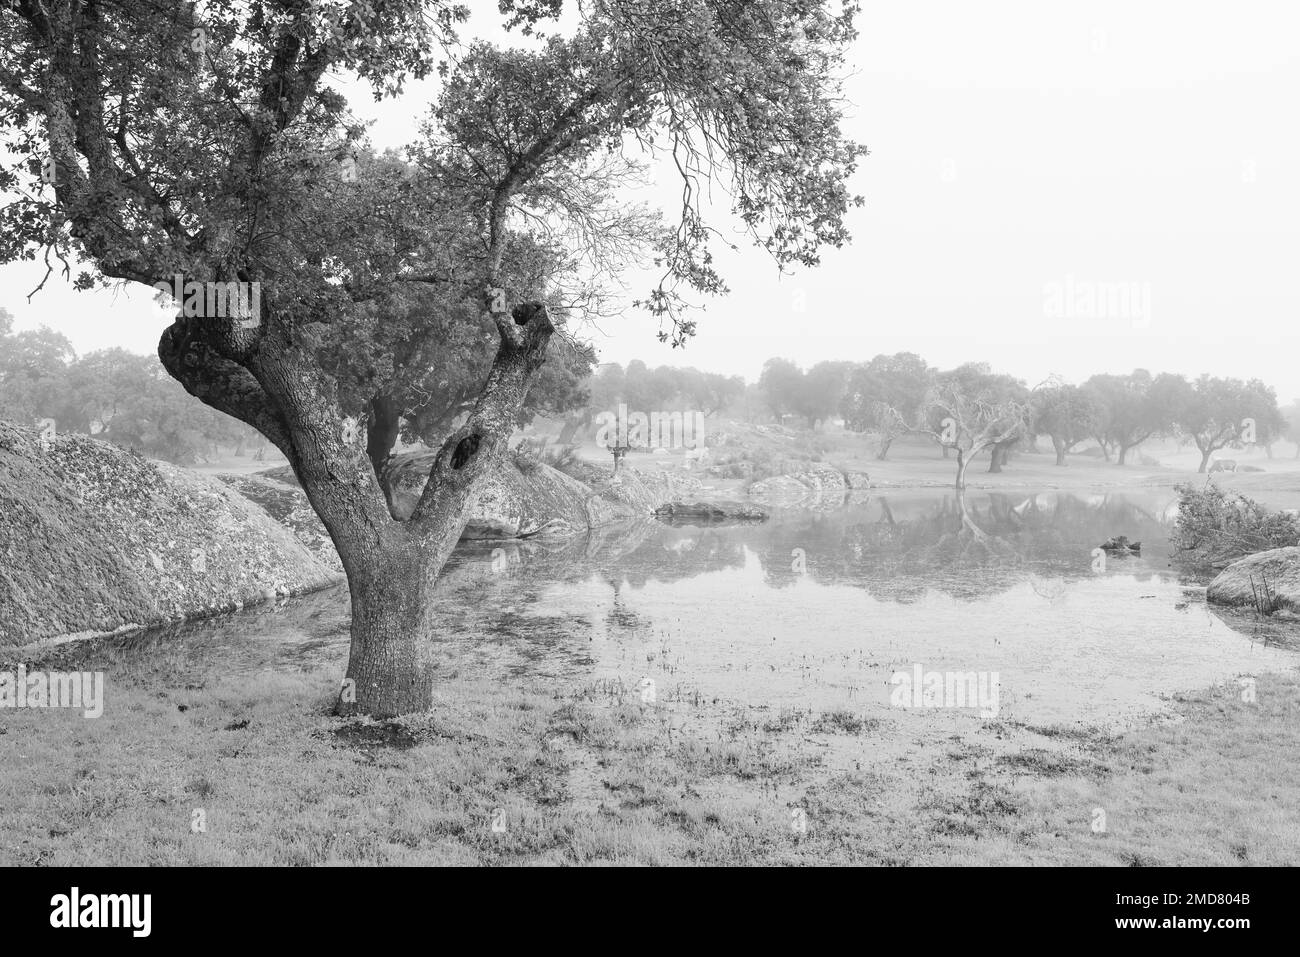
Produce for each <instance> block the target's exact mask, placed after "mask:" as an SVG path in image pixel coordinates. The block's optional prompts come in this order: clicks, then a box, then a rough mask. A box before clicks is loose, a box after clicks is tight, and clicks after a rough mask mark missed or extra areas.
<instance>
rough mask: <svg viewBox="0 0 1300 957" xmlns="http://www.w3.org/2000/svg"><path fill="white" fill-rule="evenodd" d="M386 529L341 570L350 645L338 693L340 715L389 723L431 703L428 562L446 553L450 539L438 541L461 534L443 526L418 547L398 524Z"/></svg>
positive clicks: (347, 547)
mask: <svg viewBox="0 0 1300 957" xmlns="http://www.w3.org/2000/svg"><path fill="white" fill-rule="evenodd" d="M385 531H386V534H384V535H381V537H380V540H379V542H378V543H376V544H377V547H375V548H373V549H371V550H369V551H370V554H369V555H368V556H367V558H366V560H365V562H364V563H358V564H357V565H356V566H354V567H351V568H349V569H348V587H349V590H350V592H351V594H352V646H351V654H350V655H349V657H348V668H347V673H346V678H345V680H344V683H343V686H342V688H341V689H340V693H339V700H338V707H337V710H338V712H339V713H340V714H354V713H364V714H369V715H371V716H373V717H376V718H392V717H396V716H398V715H402V714H409V713H411V712H414V711H424V710H427V709H428V708H429V705H430V703H431V702H432V699H433V672H432V661H431V660H430V655H429V652H430V650H431V646H432V642H433V640H434V634H433V625H432V618H431V615H430V609H431V607H432V602H431V601H430V597H431V593H432V590H433V585H434V583H435V582H436V581H437V578H438V572H439V571H440V570H441V566H434V564H433V562H432V561H430V560H429V558H430V557H432V555H433V554H436V553H437V552H438V551H442V550H445V551H446V552H447V553H450V551H451V547H454V546H455V541H454V540H453V541H452V542H451V543H450V547H446V546H447V542H446V541H445V539H446V538H447V537H450V536H454V537H455V538H459V536H460V530H459V528H454V527H451V526H447V527H445V528H443V529H442V538H443V539H444V540H443V541H440V542H429V543H428V544H427V545H426V546H425V547H421V545H420V544H419V543H417V542H416V541H415V540H414V537H413V536H411V535H409V533H408V532H407V530H406V529H404V528H403V527H402V526H392V527H390V528H389V529H386V530H385ZM438 544H441V545H443V546H444V549H438V548H437V547H436V546H437V545H438ZM358 546H361V547H360V548H358ZM344 551H347V552H349V553H351V554H356V553H358V552H365V551H367V549H365V547H364V545H362V543H359V542H348V543H344V544H343V546H342V547H341V548H340V552H341V553H342V552H344ZM350 564H352V563H350Z"/></svg>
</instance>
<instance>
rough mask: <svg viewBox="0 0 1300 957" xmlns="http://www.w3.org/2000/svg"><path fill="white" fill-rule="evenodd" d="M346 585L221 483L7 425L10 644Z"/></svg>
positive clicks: (3, 602) (0, 550) (2, 606)
mask: <svg viewBox="0 0 1300 957" xmlns="http://www.w3.org/2000/svg"><path fill="white" fill-rule="evenodd" d="M337 578H338V576H337V574H336V572H335V571H334V570H333V569H331V568H329V567H328V566H327V565H326V564H325V563H323V562H321V561H320V560H319V559H318V558H317V557H316V556H315V555H313V554H312V552H311V551H309V550H308V549H307V548H306V547H304V546H303V545H302V544H301V543H300V542H299V541H298V540H297V539H295V537H294V535H293V534H292V533H291V532H290V531H289V530H287V529H286V528H284V527H283V526H282V525H280V524H279V523H278V522H277V521H275V520H274V519H273V518H272V517H271V516H270V515H268V514H267V513H266V512H265V511H263V510H262V509H261V508H259V507H258V506H257V505H255V504H253V503H252V502H250V501H249V500H248V499H246V498H245V497H244V496H242V495H240V494H239V493H238V492H236V491H235V490H234V489H232V488H230V487H228V486H227V485H224V484H223V483H221V482H219V481H215V480H213V479H209V478H206V477H204V476H201V475H197V474H195V473H193V472H188V471H186V470H185V469H181V468H176V467H175V466H171V465H166V464H162V463H155V462H150V461H148V460H147V459H145V458H143V457H141V456H140V455H138V454H135V453H133V452H127V451H124V450H123V449H120V448H118V447H116V446H113V445H109V444H107V443H104V442H98V441H96V440H94V439H91V438H89V437H87V436H80V435H66V436H64V435H61V436H58V437H56V438H55V440H54V441H53V442H52V443H51V444H50V445H49V447H48V448H42V446H41V443H40V441H39V439H38V436H37V433H36V432H35V431H33V430H31V429H23V428H18V427H16V426H12V425H9V424H7V423H3V422H0V647H14V646H21V645H28V644H33V643H36V642H40V641H46V640H53V639H58V638H63V637H68V636H83V635H95V634H106V633H110V632H115V631H121V630H126V629H129V628H132V627H139V626H144V625H155V624H162V623H164V622H168V621H174V620H178V619H181V618H187V617H198V616H203V615H208V614H214V613H217V612H221V611H226V610H230V609H233V608H236V607H241V606H243V605H247V604H252V603H255V602H259V601H262V600H265V599H268V598H274V597H276V596H277V595H289V594H295V593H299V592H305V591H310V590H313V589H315V588H319V587H322V586H324V585H327V584H329V583H330V582H333V581H336V580H337Z"/></svg>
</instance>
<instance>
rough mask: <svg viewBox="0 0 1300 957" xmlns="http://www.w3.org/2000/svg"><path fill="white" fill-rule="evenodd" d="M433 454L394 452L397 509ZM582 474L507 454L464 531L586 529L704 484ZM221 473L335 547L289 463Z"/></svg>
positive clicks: (642, 512)
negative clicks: (286, 494) (285, 496)
mask: <svg viewBox="0 0 1300 957" xmlns="http://www.w3.org/2000/svg"><path fill="white" fill-rule="evenodd" d="M435 454H436V453H434V452H432V451H426V452H408V453H404V454H402V455H399V456H396V457H395V461H394V462H392V463H391V464H390V471H389V474H390V475H391V476H392V483H393V509H394V511H395V512H396V513H397V515H398V517H400V518H403V519H405V518H407V517H409V516H410V514H411V513H412V512H413V511H414V510H415V506H416V504H417V503H418V502H419V501H420V495H421V494H422V493H423V492H424V485H425V481H426V480H427V478H428V475H429V469H430V467H431V466H432V464H433V456H434V455H435ZM582 474H583V476H584V478H586V479H587V481H586V482H584V481H582V480H579V479H577V478H575V477H573V476H571V475H568V474H566V473H564V472H560V471H558V470H556V469H553V468H551V467H550V466H549V465H546V464H545V463H542V462H537V461H535V460H534V461H532V462H530V463H529V464H528V465H527V467H526V468H524V469H521V468H520V467H519V465H518V464H516V462H515V460H514V458H513V457H507V458H506V460H505V462H504V463H503V464H502V467H501V468H500V470H498V472H497V473H496V474H495V475H493V476H491V477H490V478H489V479H488V480H487V483H486V485H485V486H484V489H483V491H482V493H481V494H480V495H479V498H478V502H477V503H476V504H475V506H474V509H473V511H472V513H471V514H470V518H469V521H468V522H467V523H466V525H465V532H464V534H463V535H462V536H461V537H462V539H511V538H527V537H531V536H534V535H545V536H559V535H565V534H572V533H573V532H579V531H581V532H585V531H586V530H587V529H588V528H598V527H600V526H603V525H611V524H614V523H616V522H622V521H627V520H628V519H633V518H647V517H649V516H650V515H652V514H653V513H654V510H655V509H656V508H658V507H659V506H661V505H664V504H666V503H668V502H671V501H674V500H676V499H679V498H682V497H685V496H688V495H690V494H691V493H693V492H695V491H696V490H698V489H699V487H700V483H699V481H698V480H697V479H695V478H692V477H691V476H689V475H686V474H683V473H680V472H663V471H645V472H639V471H637V470H635V469H633V468H631V467H627V466H625V467H624V468H623V469H621V470H620V471H619V473H618V476H617V477H613V476H611V474H610V473H609V471H608V470H606V469H601V468H599V467H596V466H584V467H583V469H582ZM223 478H225V479H226V481H229V482H231V483H232V484H234V485H235V486H236V487H237V488H239V489H240V490H241V491H245V492H246V493H247V494H249V495H250V496H251V497H252V498H253V499H254V501H257V502H258V503H259V504H262V505H263V506H264V507H266V508H267V509H268V510H269V511H271V512H272V514H274V515H277V517H278V516H279V515H281V514H282V513H287V514H291V515H295V516H301V525H302V528H299V527H298V525H295V526H294V530H295V534H298V536H299V538H300V539H301V540H303V541H304V542H305V543H308V544H310V543H311V542H312V541H313V540H321V539H323V540H324V543H325V545H327V546H329V549H330V551H332V550H333V546H332V545H330V543H329V538H328V536H327V535H326V534H325V530H324V527H323V526H321V525H320V520H319V519H317V518H316V516H315V513H314V512H312V511H311V507H310V506H309V505H307V499H306V496H305V495H303V493H302V491H301V489H299V488H298V486H297V485H296V484H294V485H292V486H289V483H292V482H294V478H293V472H292V471H291V470H289V469H287V468H280V469H272V470H270V471H268V472H263V473H261V474H260V475H258V476H252V477H248V476H244V477H239V476H223ZM260 482H261V483H264V482H270V483H272V484H273V486H274V487H259V483H260ZM285 487H290V488H291V489H292V492H293V493H294V494H296V495H297V497H298V502H299V504H297V505H293V504H291V503H290V502H289V501H288V500H283V501H279V502H278V503H277V502H276V501H272V499H277V498H279V497H280V496H281V494H282V491H281V490H282V489H284V488H285Z"/></svg>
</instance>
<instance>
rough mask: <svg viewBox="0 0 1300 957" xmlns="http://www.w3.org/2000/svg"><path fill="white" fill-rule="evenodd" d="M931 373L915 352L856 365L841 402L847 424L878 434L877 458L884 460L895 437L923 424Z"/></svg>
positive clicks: (856, 430) (879, 358)
mask: <svg viewBox="0 0 1300 957" xmlns="http://www.w3.org/2000/svg"><path fill="white" fill-rule="evenodd" d="M932 375H933V371H932V370H931V369H930V367H929V366H927V365H926V363H925V360H924V359H922V358H921V357H920V356H918V355H916V354H915V353H912V352H899V353H895V354H894V355H892V356H886V355H879V356H876V357H875V358H874V359H872V360H871V361H870V362H868V363H866V364H865V365H860V366H857V367H856V368H855V369H854V370H853V371H852V372H851V373H850V374H849V378H848V382H847V384H846V386H845V393H844V398H843V399H842V400H841V403H840V411H841V414H842V415H843V416H844V424H845V426H847V427H848V428H850V429H852V430H853V431H855V432H873V433H875V434H877V435H879V436H880V445H879V449H878V450H877V452H876V458H878V459H880V460H881V461H884V460H885V459H886V457H887V456H888V455H889V447H890V445H892V444H893V442H894V440H895V439H896V438H898V437H899V436H900V435H903V434H904V433H906V432H908V431H909V430H911V429H912V428H914V427H917V426H919V425H920V418H921V411H922V405H923V403H924V401H925V397H926V394H927V392H928V391H929V388H930V379H931V376H932Z"/></svg>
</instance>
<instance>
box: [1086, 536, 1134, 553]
mask: <svg viewBox="0 0 1300 957" xmlns="http://www.w3.org/2000/svg"><path fill="white" fill-rule="evenodd" d="M1097 547H1098V548H1100V549H1102V550H1103V551H1107V552H1130V553H1134V554H1136V553H1137V552H1140V551H1142V543H1141V542H1130V541H1129V540H1128V536H1127V535H1120V536H1119V537H1118V538H1112V539H1108V540H1107V541H1104V542H1102V543H1101V544H1100V545H1098V546H1097Z"/></svg>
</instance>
